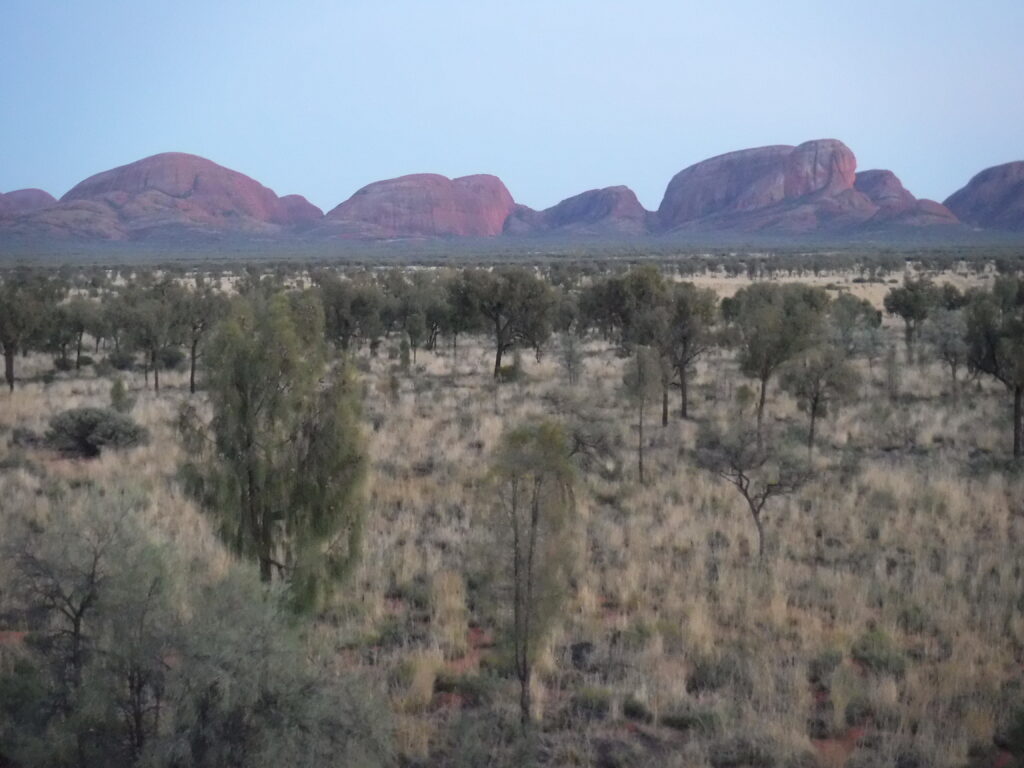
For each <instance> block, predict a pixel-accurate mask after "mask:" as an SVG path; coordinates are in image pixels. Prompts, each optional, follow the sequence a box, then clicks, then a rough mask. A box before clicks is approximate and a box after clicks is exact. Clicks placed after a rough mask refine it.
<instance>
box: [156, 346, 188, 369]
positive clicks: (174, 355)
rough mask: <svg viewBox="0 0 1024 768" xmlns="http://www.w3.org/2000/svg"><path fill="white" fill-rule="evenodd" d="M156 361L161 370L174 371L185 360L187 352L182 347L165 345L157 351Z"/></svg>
mask: <svg viewBox="0 0 1024 768" xmlns="http://www.w3.org/2000/svg"><path fill="white" fill-rule="evenodd" d="M156 362H157V364H158V365H159V366H160V368H161V370H165V371H174V370H177V369H178V368H180V367H181V366H182V365H183V364H184V362H185V353H184V352H183V351H182V350H181V348H180V347H164V348H163V349H161V350H160V352H158V353H157V356H156Z"/></svg>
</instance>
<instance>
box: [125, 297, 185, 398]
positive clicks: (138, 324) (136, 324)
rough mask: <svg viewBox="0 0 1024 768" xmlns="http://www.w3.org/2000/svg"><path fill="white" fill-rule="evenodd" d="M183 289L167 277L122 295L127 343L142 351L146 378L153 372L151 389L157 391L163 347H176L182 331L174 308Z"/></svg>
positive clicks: (180, 319) (179, 318)
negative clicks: (123, 297)
mask: <svg viewBox="0 0 1024 768" xmlns="http://www.w3.org/2000/svg"><path fill="white" fill-rule="evenodd" d="M183 292H184V289H182V288H181V286H179V285H178V284H177V283H174V282H172V281H171V280H169V279H165V280H160V281H159V282H155V283H152V284H150V285H148V286H146V287H143V288H133V290H132V291H130V292H129V293H128V294H126V296H125V301H126V307H125V313H126V316H125V321H126V323H127V324H128V325H127V328H126V330H127V335H128V338H129V340H130V342H131V345H132V346H133V347H134V348H136V349H138V350H140V351H141V352H142V354H143V360H144V361H145V362H144V366H145V367H144V370H145V372H146V376H147V379H148V375H149V371H150V370H152V371H153V391H154V392H159V391H160V369H161V368H162V367H163V356H164V354H165V353H166V352H167V350H169V349H171V348H173V347H177V346H178V345H179V343H180V341H181V337H182V334H183V332H184V328H183V321H182V316H181V315H180V314H179V312H178V308H179V307H180V306H181V303H182V298H181V296H182V293H183Z"/></svg>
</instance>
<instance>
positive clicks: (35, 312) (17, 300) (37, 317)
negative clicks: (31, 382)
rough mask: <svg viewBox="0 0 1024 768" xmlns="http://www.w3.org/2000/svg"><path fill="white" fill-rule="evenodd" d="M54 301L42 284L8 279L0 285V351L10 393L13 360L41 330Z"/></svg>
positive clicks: (17, 278) (16, 278)
mask: <svg viewBox="0 0 1024 768" xmlns="http://www.w3.org/2000/svg"><path fill="white" fill-rule="evenodd" d="M54 301H55V299H54V297H53V296H52V295H51V292H50V291H49V290H47V286H46V284H45V282H43V281H40V280H34V279H31V278H29V277H20V276H18V275H11V276H7V277H5V278H4V282H3V283H2V284H0V351H2V352H3V356H4V379H5V380H6V381H7V387H8V388H9V389H10V391H11V392H13V391H14V380H15V379H14V359H15V356H16V355H17V354H18V353H19V352H24V351H26V350H27V349H28V346H29V344H30V343H31V342H32V340H33V339H34V337H36V336H37V335H38V334H39V332H40V329H41V328H42V326H43V323H44V318H45V316H46V313H47V311H48V309H47V307H48V305H49V306H50V307H51V308H52V304H53V303H54Z"/></svg>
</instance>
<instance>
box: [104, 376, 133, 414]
mask: <svg viewBox="0 0 1024 768" xmlns="http://www.w3.org/2000/svg"><path fill="white" fill-rule="evenodd" d="M110 407H111V408H113V409H114V410H115V411H117V412H118V413H128V412H129V411H131V409H132V408H134V407H135V398H134V397H132V396H131V395H129V394H128V390H127V388H126V387H125V385H124V379H122V378H121V377H120V376H117V377H115V378H114V382H113V383H112V384H111V385H110Z"/></svg>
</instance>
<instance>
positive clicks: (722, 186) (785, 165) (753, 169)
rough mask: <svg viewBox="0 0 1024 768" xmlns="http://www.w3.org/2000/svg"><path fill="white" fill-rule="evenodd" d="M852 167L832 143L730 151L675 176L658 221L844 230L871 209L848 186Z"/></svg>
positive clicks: (665, 225)
mask: <svg viewBox="0 0 1024 768" xmlns="http://www.w3.org/2000/svg"><path fill="white" fill-rule="evenodd" d="M856 170H857V159H856V158H855V157H854V155H853V152H851V151H850V149H849V148H848V147H847V146H846V145H845V144H843V143H842V142H841V141H837V140H835V139H819V140H817V141H808V142H806V143H804V144H801V145H799V146H797V147H792V146H788V145H778V146H769V147H759V148H756V149H745V150H740V151H738V152H730V153H728V154H725V155H719V156H718V157H713V158H711V159H709V160H705V161H703V162H700V163H697V164H696V165H692V166H690V167H689V168H686V169H685V170H683V171H680V172H679V173H677V174H676V175H675V176H674V177H673V178H672V181H670V182H669V185H668V188H667V189H666V190H665V197H664V199H663V200H662V202H661V205H660V206H659V208H658V223H659V225H660V227H661V228H662V229H664V230H672V229H677V228H710V229H725V230H729V229H739V230H762V229H767V230H775V231H781V232H807V231H813V230H816V229H819V228H826V227H827V228H836V227H848V226H852V225H855V224H857V223H859V222H862V221H865V220H867V219H868V218H870V217H871V216H873V215H874V213H875V211H876V210H877V207H876V206H875V205H874V204H873V203H871V201H870V200H868V199H867V197H866V196H864V195H863V194H861V193H860V192H858V191H856V190H855V189H854V188H853V185H854V180H855V175H856Z"/></svg>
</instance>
